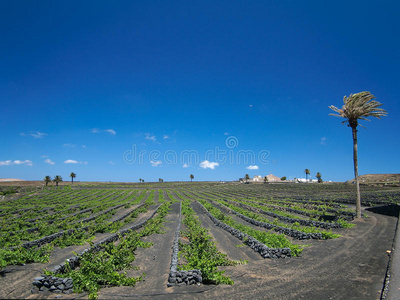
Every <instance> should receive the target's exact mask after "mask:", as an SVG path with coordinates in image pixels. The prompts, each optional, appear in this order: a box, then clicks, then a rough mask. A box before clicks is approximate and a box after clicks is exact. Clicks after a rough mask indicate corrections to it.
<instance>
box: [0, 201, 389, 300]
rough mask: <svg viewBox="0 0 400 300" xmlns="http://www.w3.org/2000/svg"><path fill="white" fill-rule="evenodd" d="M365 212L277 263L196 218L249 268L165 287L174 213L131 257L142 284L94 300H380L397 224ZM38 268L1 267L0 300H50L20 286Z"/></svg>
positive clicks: (221, 246)
mask: <svg viewBox="0 0 400 300" xmlns="http://www.w3.org/2000/svg"><path fill="white" fill-rule="evenodd" d="M364 213H365V214H366V215H367V216H368V217H367V218H364V219H363V220H361V221H356V222H355V223H356V226H355V227H354V228H351V229H343V230H341V231H340V233H341V234H342V236H341V237H340V238H337V239H334V240H327V241H316V240H315V241H309V242H307V244H308V245H309V246H308V247H306V248H305V249H304V251H303V254H302V256H301V257H296V258H290V259H276V260H269V259H262V258H261V256H259V255H258V254H256V253H255V252H253V251H252V250H250V249H249V248H247V247H241V246H240V245H241V242H240V241H238V240H236V239H235V238H233V237H231V236H230V235H229V234H227V233H226V232H225V231H223V230H222V229H220V228H218V227H215V226H214V225H213V223H212V222H211V221H210V220H209V219H208V218H207V217H206V216H204V215H201V214H200V220H201V221H202V222H203V225H204V226H205V227H207V228H209V229H210V233H211V235H212V236H214V237H215V238H216V240H217V241H218V248H219V249H220V251H222V252H225V253H227V254H228V256H229V257H230V258H232V259H236V260H238V259H246V260H248V261H249V262H248V264H246V265H238V266H235V267H225V268H223V269H224V270H226V274H227V275H229V276H230V277H231V278H232V279H233V280H234V282H235V284H234V285H232V286H226V285H220V286H215V285H201V286H184V287H172V288H167V287H166V283H167V274H166V273H165V272H167V271H168V268H167V267H168V266H169V260H170V257H171V246H172V239H173V234H174V231H175V228H176V219H177V208H176V207H173V210H172V212H171V213H170V214H169V217H168V221H169V222H167V223H166V228H165V229H166V233H165V234H157V235H153V236H151V237H149V238H148V241H152V242H154V246H153V247H152V248H151V249H143V250H139V251H140V252H138V260H137V264H138V265H140V266H141V271H145V270H147V272H148V276H146V281H145V282H143V283H138V284H137V286H136V287H113V288H104V289H102V290H101V291H100V293H99V298H100V299H108V298H114V299H116V298H118V299H121V298H122V299H124V298H125V299H127V298H156V299H158V298H161V299H171V298H185V299H186V298H190V299H197V298H202V299H204V298H205V299H249V298H254V299H379V298H380V294H381V291H382V286H383V282H384V278H385V272H386V267H387V263H388V259H389V257H388V254H387V252H386V251H387V250H390V249H391V246H392V242H393V237H394V232H395V227H396V222H397V218H396V217H394V216H391V214H390V213H388V212H387V211H381V210H375V212H373V211H368V210H365V211H364ZM392 215H393V214H392ZM238 245H239V247H237V246H238ZM54 259H56V258H54ZM153 261H154V263H153ZM134 264H135V263H134ZM135 265H136V264H135ZM43 267H44V265H41V264H30V265H26V266H8V267H7V268H6V269H5V272H3V273H2V274H1V276H0V298H51V299H55V298H56V296H57V295H55V294H52V295H38V294H30V292H29V291H28V290H27V289H28V288H29V284H27V283H26V282H27V281H32V279H33V278H34V277H35V276H38V275H40V271H41V270H42V269H43ZM61 296H62V297H61V299H69V298H76V297H77V298H81V299H85V298H87V295H86V294H81V295H76V294H74V295H61Z"/></svg>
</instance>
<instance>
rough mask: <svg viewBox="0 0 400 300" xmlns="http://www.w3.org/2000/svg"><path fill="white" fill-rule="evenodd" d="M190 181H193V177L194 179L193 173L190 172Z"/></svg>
mask: <svg viewBox="0 0 400 300" xmlns="http://www.w3.org/2000/svg"><path fill="white" fill-rule="evenodd" d="M189 177H190V182H192V181H193V179H194V176H193V174H190V176H189Z"/></svg>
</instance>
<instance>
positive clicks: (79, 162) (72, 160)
mask: <svg viewBox="0 0 400 300" xmlns="http://www.w3.org/2000/svg"><path fill="white" fill-rule="evenodd" d="M87 163H88V162H87V161H77V160H74V159H67V160H66V161H64V164H81V165H87Z"/></svg>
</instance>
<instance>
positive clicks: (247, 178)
mask: <svg viewBox="0 0 400 300" xmlns="http://www.w3.org/2000/svg"><path fill="white" fill-rule="evenodd" d="M244 179H246V183H248V182H249V180H250V176H249V174H246V175H245V176H244Z"/></svg>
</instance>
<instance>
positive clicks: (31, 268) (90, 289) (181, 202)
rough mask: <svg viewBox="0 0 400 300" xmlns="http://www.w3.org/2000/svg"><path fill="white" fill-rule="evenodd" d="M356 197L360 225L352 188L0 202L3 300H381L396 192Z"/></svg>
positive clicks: (138, 188)
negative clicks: (138, 299)
mask: <svg viewBox="0 0 400 300" xmlns="http://www.w3.org/2000/svg"><path fill="white" fill-rule="evenodd" d="M2 188H4V187H2ZM5 188H6V187H5ZM12 188H13V189H17V190H18V187H17V188H16V187H15V186H13V187H12ZM361 192H362V198H361V200H362V204H363V211H362V212H363V218H362V219H360V220H358V219H354V217H355V213H354V211H355V205H354V203H355V189H354V186H352V185H351V184H290V183H287V184H286V183H285V184H268V183H267V184H263V183H260V184H240V183H220V182H163V183H84V182H82V183H76V184H74V185H73V186H71V185H62V186H59V187H48V188H46V187H44V188H43V187H41V188H35V187H32V186H30V187H29V188H23V187H21V188H20V189H19V190H18V193H15V194H13V195H10V196H7V197H3V199H2V200H1V201H0V245H1V247H0V268H1V269H0V274H1V276H0V286H1V288H0V298H31V299H32V298H33V299H35V298H40V299H43V298H49V299H50V298H51V299H54V297H55V296H56V295H58V296H61V298H62V299H70V298H76V297H79V298H83V299H85V298H86V299H87V298H89V299H96V298H98V299H121V298H125V297H127V298H130V297H132V298H136V297H145V296H148V297H152V298H167V297H168V299H170V298H200V297H201V298H209V299H216V298H232V299H243V298H250V297H251V298H265V299H298V298H305V299H329V298H333V299H379V298H380V296H381V292H382V289H383V287H384V283H385V276H386V269H387V266H388V262H389V255H388V253H389V254H390V250H391V249H392V243H393V238H394V235H395V230H396V226H397V220H398V214H399V206H398V204H399V202H400V188H397V187H386V186H362V191H361Z"/></svg>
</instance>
